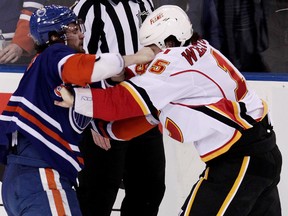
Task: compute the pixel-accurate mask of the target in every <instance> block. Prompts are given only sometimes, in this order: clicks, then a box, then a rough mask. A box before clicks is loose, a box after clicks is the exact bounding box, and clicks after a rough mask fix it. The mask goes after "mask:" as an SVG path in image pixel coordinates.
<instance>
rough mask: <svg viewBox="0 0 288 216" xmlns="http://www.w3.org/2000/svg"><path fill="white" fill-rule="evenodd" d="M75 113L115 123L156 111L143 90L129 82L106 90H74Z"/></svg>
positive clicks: (155, 113) (153, 113) (154, 114)
mask: <svg viewBox="0 0 288 216" xmlns="http://www.w3.org/2000/svg"><path fill="white" fill-rule="evenodd" d="M74 91H75V101H74V107H75V111H76V112H78V113H80V114H82V115H86V116H90V117H93V118H99V119H103V120H105V121H116V120H122V119H126V118H132V117H137V116H145V115H149V114H152V115H153V116H154V117H155V118H156V119H157V118H158V117H157V110H156V108H155V107H154V106H153V104H152V102H151V101H150V99H149V96H148V95H147V94H146V92H145V90H144V89H142V88H140V87H138V86H136V85H134V84H133V83H132V82H130V81H124V82H121V83H120V84H119V85H116V86H115V87H112V88H107V89H95V88H92V89H85V88H75V89H74Z"/></svg>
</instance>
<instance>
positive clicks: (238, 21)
mask: <svg viewBox="0 0 288 216" xmlns="http://www.w3.org/2000/svg"><path fill="white" fill-rule="evenodd" d="M213 1H215V4H216V10H217V14H218V19H219V23H220V26H221V27H222V30H223V37H224V40H223V42H224V43H223V44H222V47H221V49H220V51H221V52H222V53H223V54H224V55H225V56H227V58H228V59H229V60H231V62H232V63H233V64H234V65H235V66H236V67H237V68H238V69H239V70H240V71H243V72H269V71H270V68H269V67H268V64H267V63H266V62H265V61H264V60H263V52H264V51H265V50H267V48H268V47H269V38H268V29H267V17H266V14H265V12H266V10H265V8H266V5H265V4H266V1H250V0H241V1H240V0H226V1H218V0H213Z"/></svg>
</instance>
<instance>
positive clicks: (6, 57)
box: [0, 43, 23, 64]
mask: <svg viewBox="0 0 288 216" xmlns="http://www.w3.org/2000/svg"><path fill="white" fill-rule="evenodd" d="M22 54H23V49H22V48H21V47H20V46H18V45H17V44H15V43H10V44H9V45H7V46H6V47H5V48H4V49H3V50H0V64H5V63H14V62H16V61H17V60H18V59H19V58H20V57H21V56H22Z"/></svg>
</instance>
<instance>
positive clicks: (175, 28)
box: [139, 5, 193, 49]
mask: <svg viewBox="0 0 288 216" xmlns="http://www.w3.org/2000/svg"><path fill="white" fill-rule="evenodd" d="M192 34H193V29H192V24H191V22H190V19H189V17H188V16H187V14H186V13H185V11H183V10H182V9H181V8H180V7H178V6H176V5H164V6H161V7H159V8H157V9H156V10H155V11H153V12H152V13H151V14H149V16H148V17H147V18H146V19H145V21H144V22H143V24H142V26H141V28H140V31H139V36H140V43H141V44H142V45H143V46H148V45H151V44H155V45H157V46H158V47H159V48H160V49H164V48H166V46H165V42H164V40H165V39H167V38H168V37H169V36H171V35H172V36H175V37H176V39H177V40H178V41H179V42H180V46H183V45H184V43H185V42H186V41H187V40H188V39H190V38H191V37H192Z"/></svg>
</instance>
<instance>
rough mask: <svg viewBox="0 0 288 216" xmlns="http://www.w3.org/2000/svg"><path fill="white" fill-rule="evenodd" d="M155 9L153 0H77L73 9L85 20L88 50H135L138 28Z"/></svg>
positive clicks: (137, 43)
mask: <svg viewBox="0 0 288 216" xmlns="http://www.w3.org/2000/svg"><path fill="white" fill-rule="evenodd" d="M153 10H154V6H153V2H152V0H130V1H129V0H80V1H79V3H78V4H77V5H76V6H75V7H74V11H75V13H76V14H77V15H78V17H79V18H81V19H82V20H83V21H84V22H85V26H86V33H85V39H84V49H85V50H86V51H88V52H89V53H92V54H95V53H106V52H119V53H121V54H122V55H125V54H132V53H135V52H136V51H137V50H138V49H139V48H140V47H141V45H140V43H139V38H138V30H139V27H140V25H141V24H142V22H143V21H144V19H145V18H146V17H147V15H148V14H149V13H150V12H151V11H153Z"/></svg>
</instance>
